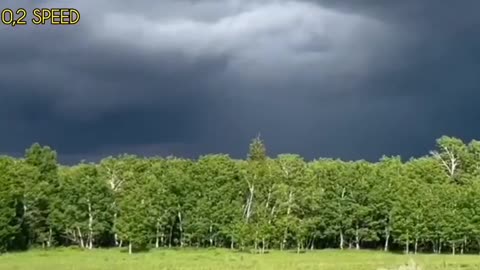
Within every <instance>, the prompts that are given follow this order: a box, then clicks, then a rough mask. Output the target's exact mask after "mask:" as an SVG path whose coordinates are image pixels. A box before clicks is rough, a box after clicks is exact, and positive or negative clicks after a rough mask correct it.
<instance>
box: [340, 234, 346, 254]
mask: <svg viewBox="0 0 480 270" xmlns="http://www.w3.org/2000/svg"><path fill="white" fill-rule="evenodd" d="M344 244H345V239H343V230H342V229H340V249H341V250H343V246H344Z"/></svg>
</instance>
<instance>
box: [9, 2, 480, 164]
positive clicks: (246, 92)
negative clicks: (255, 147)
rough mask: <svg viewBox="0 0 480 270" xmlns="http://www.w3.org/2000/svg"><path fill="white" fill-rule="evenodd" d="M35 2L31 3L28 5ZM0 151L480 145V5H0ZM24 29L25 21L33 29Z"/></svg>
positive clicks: (343, 151)
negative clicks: (64, 16) (18, 14)
mask: <svg viewBox="0 0 480 270" xmlns="http://www.w3.org/2000/svg"><path fill="white" fill-rule="evenodd" d="M32 2H34V3H35V5H33V4H32ZM7 7H9V8H18V7H24V8H26V9H27V10H28V11H31V10H32V9H33V8H34V7H72V8H76V9H78V10H79V11H80V12H81V15H82V16H81V21H80V23H79V24H78V25H75V26H34V25H31V24H30V25H28V26H17V27H14V28H12V27H9V26H4V25H0V152H1V153H6V154H10V155H22V154H23V152H24V149H25V148H26V147H28V146H29V145H30V144H31V143H33V142H40V143H42V144H47V145H50V146H52V147H54V148H55V149H56V150H57V151H58V152H59V154H60V158H61V160H62V161H63V162H66V163H72V162H77V161H79V160H81V159H87V160H98V159H99V158H101V157H104V156H108V155H112V154H119V153H124V152H127V153H132V154H139V155H168V154H175V155H179V156H185V157H196V156H198V155H200V154H207V153H218V152H221V153H228V154H230V155H232V156H233V157H244V156H245V155H246V151H247V148H248V143H249V140H250V139H251V138H252V137H254V136H255V135H256V134H258V133H261V134H262V137H263V139H264V140H265V141H266V144H267V147H268V149H269V152H270V154H271V155H276V154H278V153H285V152H289V153H298V154H301V155H303V156H304V157H306V158H307V159H312V158H317V157H339V158H344V159H360V158H365V159H370V160H376V159H378V158H379V157H380V156H381V155H383V154H386V155H397V154H399V155H402V156H403V157H405V158H408V157H410V156H419V155H424V154H426V153H427V152H428V150H429V149H432V148H433V147H434V143H435V139H436V138H438V137H440V136H441V135H451V136H457V137H460V138H462V139H465V140H471V139H473V138H479V137H480V125H479V124H478V120H480V107H478V106H477V104H478V103H479V101H480V91H479V90H480V76H479V75H478V74H479V72H480V30H479V29H480V16H478V12H479V11H480V1H475V0H471V1H470V0H462V1H454V2H453V1H447V0H445V1H443V0H423V1H417V0H404V1H386V0H378V1H377V0H370V1H369V0H366V1H357V0H344V1H337V0H335V1H334V0H310V1H307V0H304V1H301V0H292V1H281V0H276V1H275V0H196V1H195V0H189V1H187V0H160V1H159V0H138V1H131V0H100V1H93V0H76V1H73V0H64V1H54V0H51V1H45V0H43V1H40V0H39V1H26V0H3V1H2V2H1V3H0V8H1V9H3V8H7ZM30 18H31V17H30V16H29V19H30Z"/></svg>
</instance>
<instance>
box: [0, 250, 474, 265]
mask: <svg viewBox="0 0 480 270" xmlns="http://www.w3.org/2000/svg"><path fill="white" fill-rule="evenodd" d="M410 259H413V260H414V261H415V262H416V263H417V264H418V265H419V266H420V267H421V269H422V270H429V269H462V270H468V269H480V255H479V256H475V255H457V256H451V255H408V256H407V255H401V254H392V253H383V252H375V251H338V250H324V251H313V252H308V253H304V254H295V253H293V252H280V251H277V252H272V253H270V254H264V255H255V254H247V253H240V252H231V251H228V250H188V249H187V250H178V251H176V250H158V251H150V252H145V253H138V254H134V255H128V254H126V253H125V252H121V251H120V250H115V249H112V250H93V251H88V250H85V251H82V250H72V249H56V250H50V251H41V250H35V251H29V252H24V253H11V254H4V255H1V256H0V269H1V270H24V269H25V270H110V269H112V270H147V269H148V270H150V269H158V270H160V269H165V270H167V269H171V270H173V269H178V270H180V269H185V270H187V269H188V270H190V269H191V270H193V269H195V270H197V269H198V270H202V269H205V270H207V269H209V270H228V269H238V270H240V269H242V270H243V269H247V270H248V269H252V270H253V269H255V270H257V269H258V270H262V269H266V270H270V269H271V270H308V269H312V270H313V269H326V270H342V269H345V270H346V269H348V270H353V269H355V270H367V269H368V270H377V269H379V268H384V269H399V266H401V265H405V264H406V263H408V262H409V260H410Z"/></svg>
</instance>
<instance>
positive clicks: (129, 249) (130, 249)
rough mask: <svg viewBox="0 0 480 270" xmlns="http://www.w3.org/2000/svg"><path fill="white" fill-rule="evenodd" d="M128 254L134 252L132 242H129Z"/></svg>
mask: <svg viewBox="0 0 480 270" xmlns="http://www.w3.org/2000/svg"><path fill="white" fill-rule="evenodd" d="M128 254H132V242H128Z"/></svg>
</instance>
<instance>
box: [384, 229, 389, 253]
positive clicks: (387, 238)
mask: <svg viewBox="0 0 480 270" xmlns="http://www.w3.org/2000/svg"><path fill="white" fill-rule="evenodd" d="M389 240H390V229H389V228H388V225H386V226H385V246H384V248H383V250H384V251H388V241H389Z"/></svg>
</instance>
